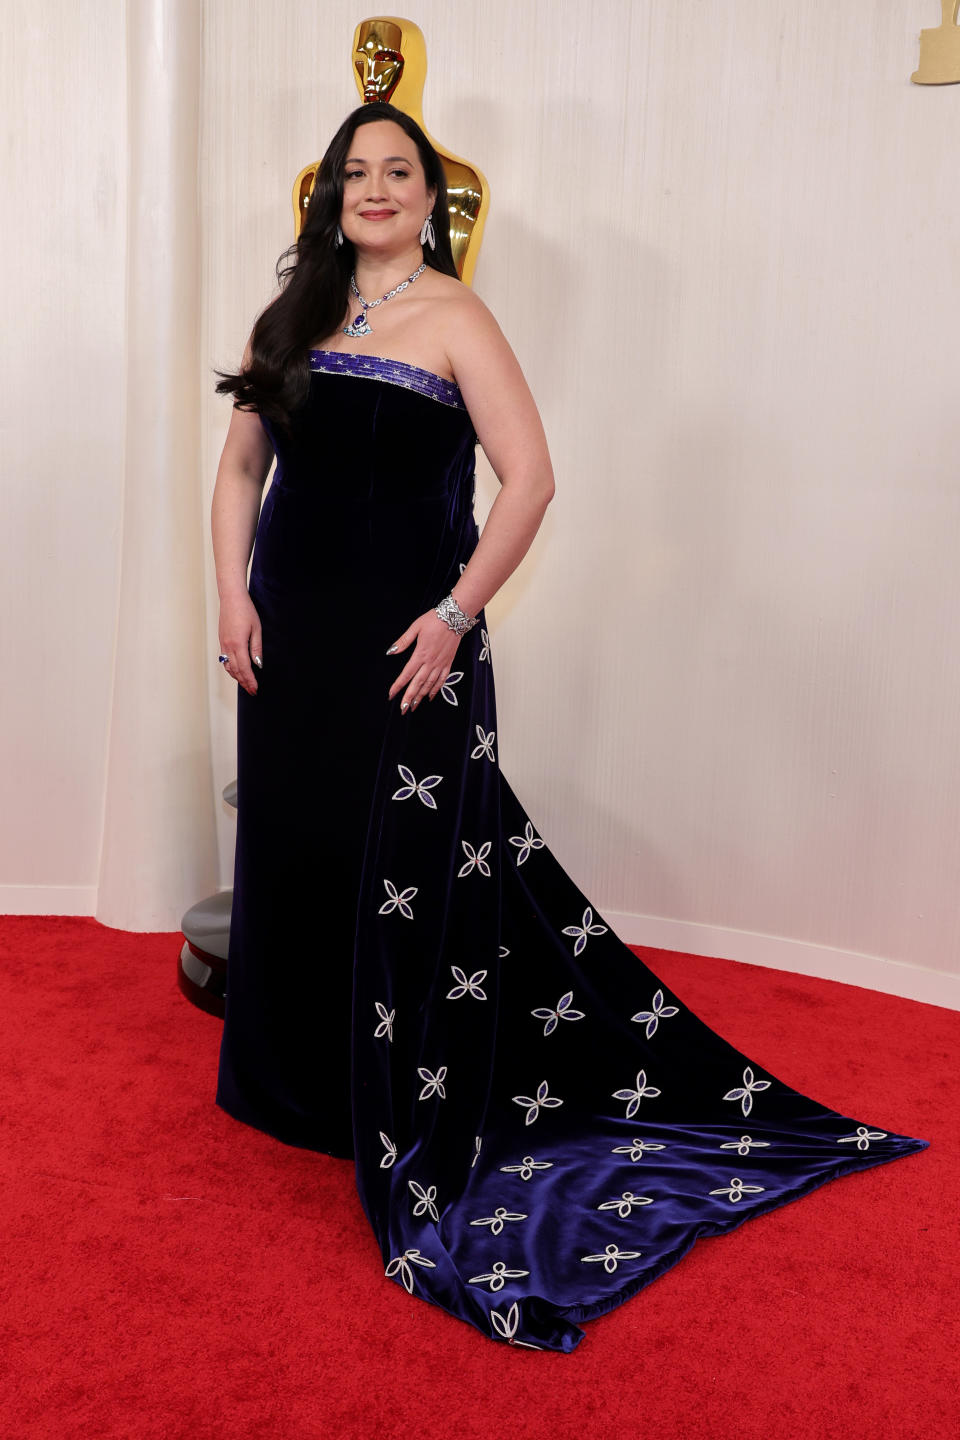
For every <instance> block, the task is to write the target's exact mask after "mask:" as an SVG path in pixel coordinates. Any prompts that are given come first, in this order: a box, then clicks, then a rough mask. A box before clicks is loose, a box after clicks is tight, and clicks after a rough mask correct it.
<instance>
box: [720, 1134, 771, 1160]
mask: <svg viewBox="0 0 960 1440" xmlns="http://www.w3.org/2000/svg"><path fill="white" fill-rule="evenodd" d="M754 1146H756V1147H757V1148H759V1147H760V1146H763V1148H764V1149H765V1150H769V1148H770V1141H769V1140H754V1138H753V1136H752V1135H741V1136H740V1139H739V1140H724V1142H723V1144H722V1145H721V1146H720V1149H721V1150H736V1152H737V1154H738V1155H749V1154H750V1150H751V1148H752V1147H754Z"/></svg>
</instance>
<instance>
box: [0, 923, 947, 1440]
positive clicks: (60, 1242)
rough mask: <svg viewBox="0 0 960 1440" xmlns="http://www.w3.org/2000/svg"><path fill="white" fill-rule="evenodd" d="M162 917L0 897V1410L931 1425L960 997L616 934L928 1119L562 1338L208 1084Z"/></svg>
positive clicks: (322, 1432)
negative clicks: (410, 1285)
mask: <svg viewBox="0 0 960 1440" xmlns="http://www.w3.org/2000/svg"><path fill="white" fill-rule="evenodd" d="M180 943H181V937H180V936H179V935H178V934H170V935H137V934H128V933H125V932H122V931H117V930H110V929H107V928H105V927H104V926H102V925H99V924H98V923H97V922H96V921H95V920H93V919H90V918H86V917H66V918H63V917H33V916H4V917H0V947H2V953H3V963H2V967H0V987H2V999H0V1004H2V1012H0V1013H2V1017H3V1020H2V1025H3V1041H2V1047H0V1055H2V1059H0V1070H2V1077H3V1078H2V1108H0V1127H2V1137H3V1144H2V1175H0V1185H2V1194H3V1212H4V1215H3V1226H2V1236H0V1267H2V1268H0V1274H2V1285H0V1324H2V1330H0V1335H2V1342H3V1343H2V1350H0V1356H2V1358H0V1436H2V1437H3V1440H31V1437H36V1436H42V1437H55V1440H81V1437H82V1440H99V1437H118V1440H120V1437H122V1440H180V1437H184V1440H186V1437H189V1440H320V1437H323V1440H354V1437H357V1440H360V1437H363V1440H366V1437H376V1440H388V1437H403V1440H406V1437H411V1440H414V1437H416V1440H447V1437H456V1440H473V1437H481V1436H482V1437H484V1440H486V1437H497V1440H521V1437H522V1440H529V1437H540V1436H544V1437H549V1440H567V1437H571V1440H573V1437H576V1440H586V1437H602V1440H622V1437H631V1440H632V1437H638V1440H646V1437H649V1440H674V1437H677V1440H704V1437H705V1440H712V1437H718V1440H719V1437H723V1440H821V1437H824V1440H827V1437H829V1440H834V1437H835V1440H920V1437H924V1440H947V1437H949V1440H955V1437H956V1436H957V1434H960V1399H958V1390H960V1375H958V1361H957V1354H958V1347H957V1342H958V1339H960V1324H958V1312H960V1307H958V1299H957V1297H958V1295H960V1257H958V1239H960V1236H958V1225H957V1216H958V1210H960V1163H958V1150H957V1139H956V1137H957V1130H958V1116H960V1065H958V1059H960V1014H958V1013H957V1012H954V1011H949V1010H945V1009H940V1008H938V1007H935V1006H929V1005H921V1004H918V1003H916V1002H914V1001H910V1000H898V999H895V998H893V997H891V996H887V995H877V994H874V993H872V992H871V991H868V990H862V989H858V988H855V987H852V986H846V985H839V984H836V983H834V982H832V981H825V980H814V979H807V978H805V977H800V976H793V975H788V974H786V973H784V972H783V971H777V970H766V969H763V968H760V967H758V966H753V965H740V964H736V963H734V962H731V961H724V960H709V959H702V958H699V957H696V956H689V955H678V954H672V953H669V952H666V951H652V950H640V949H639V947H637V953H638V954H642V956H643V959H644V961H645V962H646V963H647V964H648V965H650V966H651V968H652V969H653V970H654V971H655V972H656V973H657V974H658V975H660V976H661V977H662V978H663V979H664V981H665V982H666V983H667V984H668V985H669V986H670V987H671V988H672V989H673V990H675V991H676V992H677V993H678V995H679V996H680V997H681V999H682V1000H683V1001H684V1003H686V1004H688V1005H690V1006H691V1007H692V1008H693V1009H694V1010H695V1011H696V1012H697V1013H698V1014H699V1015H700V1016H701V1017H702V1018H703V1019H704V1020H705V1021H706V1022H707V1023H708V1024H709V1025H712V1026H713V1027H714V1028H715V1029H717V1030H719V1031H720V1033H721V1034H722V1035H724V1036H725V1038H726V1039H728V1040H729V1041H730V1042H731V1043H732V1044H734V1045H735V1046H737V1047H738V1048H739V1049H742V1050H744V1051H745V1052H746V1053H747V1054H748V1055H750V1056H751V1057H752V1058H753V1059H755V1060H756V1061H757V1062H758V1063H759V1064H760V1065H762V1066H764V1067H765V1068H767V1069H768V1070H770V1071H771V1072H772V1073H773V1074H774V1075H776V1076H777V1077H778V1078H779V1079H781V1080H784V1081H785V1082H786V1083H787V1084H789V1085H792V1086H794V1087H795V1088H797V1089H799V1090H802V1091H804V1092H805V1093H807V1094H809V1095H811V1096H812V1097H814V1098H815V1099H817V1100H819V1101H821V1102H822V1103H823V1104H826V1105H829V1106H831V1107H833V1108H835V1109H838V1110H841V1111H843V1112H844V1113H846V1114H849V1115H853V1116H856V1117H858V1118H859V1119H861V1120H863V1121H865V1122H867V1123H869V1124H872V1125H877V1126H880V1127H881V1128H888V1129H892V1130H896V1131H898V1132H901V1133H903V1134H907V1135H916V1136H920V1137H922V1138H924V1139H928V1140H930V1141H931V1145H930V1148H929V1149H928V1150H925V1151H923V1152H922V1153H919V1154H916V1155H910V1156H907V1157H905V1158H903V1159H900V1160H897V1161H894V1162H892V1163H890V1164H888V1165H881V1166H877V1167H876V1168H875V1169H871V1170H866V1171H862V1172H860V1173H853V1174H850V1175H846V1176H844V1177H843V1178H842V1179H839V1180H834V1181H832V1182H830V1183H829V1184H828V1185H825V1186H823V1187H821V1188H820V1189H818V1190H817V1191H816V1192H814V1193H813V1194H810V1195H806V1196H804V1197H802V1198H801V1199H800V1200H797V1201H794V1202H793V1203H791V1204H789V1205H785V1206H783V1207H782V1208H781V1209H779V1210H776V1211H774V1212H773V1213H771V1214H769V1215H764V1216H760V1217H759V1218H757V1219H755V1220H751V1221H750V1222H749V1223H748V1224H746V1225H744V1226H741V1227H740V1228H739V1229H737V1230H735V1231H733V1232H731V1233H730V1234H728V1235H723V1236H715V1237H713V1238H710V1239H706V1240H699V1241H698V1242H697V1244H696V1246H695V1247H694V1249H693V1250H692V1251H691V1252H690V1254H689V1255H687V1256H685V1257H684V1259H683V1260H681V1261H680V1263H679V1264H678V1265H676V1266H675V1267H674V1268H673V1269H672V1270H670V1271H669V1272H668V1273H667V1274H666V1275H664V1276H662V1277H661V1278H660V1279H659V1280H657V1281H655V1282H654V1283H653V1284H652V1285H650V1286H649V1287H648V1288H647V1289H646V1290H644V1291H642V1292H641V1293H640V1294H639V1295H637V1296H635V1297H634V1298H633V1299H631V1300H630V1301H628V1302H627V1304H626V1305H624V1306H622V1307H621V1308H619V1309H618V1310H615V1311H613V1312H612V1313H611V1314H609V1315H605V1316H603V1317H602V1318H601V1319H599V1320H593V1321H590V1322H589V1323H588V1324H587V1325H586V1327H585V1329H586V1336H585V1339H584V1340H583V1342H582V1344H581V1345H580V1346H579V1347H578V1348H577V1349H576V1350H575V1351H574V1352H573V1353H571V1354H569V1355H544V1354H539V1353H534V1352H525V1351H522V1350H521V1351H518V1350H515V1349H513V1348H512V1347H509V1346H505V1345H503V1346H500V1345H497V1344H495V1343H494V1342H493V1341H487V1340H486V1339H485V1338H484V1337H482V1336H480V1335H478V1334H477V1332H476V1331H474V1330H472V1329H471V1328H469V1327H468V1326H466V1325H464V1324H462V1323H461V1322H459V1321H457V1320H455V1319H453V1318H452V1317H450V1316H448V1315H445V1314H444V1313H443V1312H442V1311H439V1310H437V1309H435V1308H434V1307H432V1306H429V1305H427V1304H425V1303H424V1302H423V1301H421V1300H418V1299H417V1298H415V1297H411V1296H408V1295H407V1294H406V1293H405V1291H404V1290H403V1289H401V1288H400V1287H398V1286H396V1285H394V1284H392V1283H391V1282H390V1281H388V1280H386V1279H385V1278H384V1276H383V1266H382V1263H381V1261H380V1256H379V1253H378V1251H377V1250H376V1248H375V1245H374V1242H373V1236H372V1234H371V1232H370V1230H369V1227H368V1225H367V1221H366V1218H365V1217H364V1215H363V1212H362V1210H361V1209H360V1204H359V1201H358V1200H357V1197H356V1192H355V1190H354V1187H353V1170H352V1166H351V1165H350V1163H349V1162H345V1161H338V1160H332V1159H328V1158H327V1157H324V1156H320V1155H316V1154H314V1153H312V1152H309V1151H303V1150H297V1149H293V1148H290V1147H288V1146H285V1145H282V1144H281V1143H279V1142H278V1141H275V1140H272V1139H270V1138H269V1137H267V1136H265V1135H261V1134H259V1133H258V1132H256V1131H253V1130H250V1129H249V1128H248V1127H246V1126H244V1125H241V1124H239V1123H238V1122H237V1121H235V1120H233V1119H231V1118H230V1117H229V1116H228V1115H226V1114H225V1113H224V1112H223V1111H221V1110H220V1109H219V1107H217V1106H215V1105H214V1103H213V1096H214V1091H215V1087H216V1068H217V1051H218V1045H219V1039H220V1021H219V1020H216V1019H214V1018H212V1017H211V1016H209V1015H206V1014H204V1013H202V1012H201V1011H199V1010H197V1009H195V1008H194V1007H193V1006H192V1005H190V1004H189V1003H188V1002H187V1001H186V1000H185V999H184V998H183V997H182V996H181V994H180V993H179V990H178V988H177V984H176V960H177V955H178V952H179V948H180Z"/></svg>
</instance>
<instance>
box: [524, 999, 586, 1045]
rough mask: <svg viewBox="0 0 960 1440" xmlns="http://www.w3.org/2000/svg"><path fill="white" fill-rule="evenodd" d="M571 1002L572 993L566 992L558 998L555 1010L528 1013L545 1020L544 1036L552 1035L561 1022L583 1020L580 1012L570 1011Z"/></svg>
mask: <svg viewBox="0 0 960 1440" xmlns="http://www.w3.org/2000/svg"><path fill="white" fill-rule="evenodd" d="M572 1000H573V991H572V990H568V991H567V993H566V995H561V996H560V999H559V1000H558V1001H557V1008H556V1010H546V1009H543V1010H531V1011H530V1014H531V1015H535V1016H536V1017H537V1019H538V1020H546V1022H547V1023H546V1025H544V1027H543V1033H544V1035H550V1034H552V1032H553V1031H554V1030H556V1028H557V1025H558V1024H559V1022H560V1021H561V1020H582V1019H583V1018H584V1015H583V1011H582V1010H572V1009H571V1008H570V1006H571V1002H572Z"/></svg>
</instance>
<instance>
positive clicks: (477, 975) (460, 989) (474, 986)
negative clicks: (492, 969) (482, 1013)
mask: <svg viewBox="0 0 960 1440" xmlns="http://www.w3.org/2000/svg"><path fill="white" fill-rule="evenodd" d="M450 969H451V970H452V971H453V978H454V980H456V982H457V983H456V985H454V986H453V988H452V989H451V990H448V991H447V999H448V1000H459V999H460V998H461V996H463V995H472V996H473V998H474V1000H486V998H487V992H486V991H485V990H481V988H480V981H481V980H483V979H484V978H485V977H486V973H487V972H486V970H474V972H473V974H472V975H471V976H470V979H469V980H468V979H467V977H466V974H465V973H464V971H463V970H461V969H460V966H459V965H451V966H450Z"/></svg>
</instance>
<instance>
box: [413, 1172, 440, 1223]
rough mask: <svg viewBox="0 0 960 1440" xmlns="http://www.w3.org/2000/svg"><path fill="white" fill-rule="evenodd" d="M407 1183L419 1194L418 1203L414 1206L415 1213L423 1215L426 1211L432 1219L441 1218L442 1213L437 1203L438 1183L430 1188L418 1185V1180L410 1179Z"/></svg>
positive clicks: (415, 1193)
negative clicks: (438, 1209) (425, 1188)
mask: <svg viewBox="0 0 960 1440" xmlns="http://www.w3.org/2000/svg"><path fill="white" fill-rule="evenodd" d="M407 1184H408V1185H409V1186H410V1189H411V1190H412V1191H413V1193H414V1195H416V1196H417V1203H416V1205H414V1207H413V1213H414V1215H423V1214H424V1212H427V1213H428V1214H429V1216H430V1219H431V1220H439V1219H440V1215H439V1213H438V1211H437V1206H436V1203H435V1202H436V1199H437V1187H436V1185H431V1186H430V1189H429V1190H424V1188H423V1186H422V1185H418V1184H417V1182H416V1180H408V1181H407Z"/></svg>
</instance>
